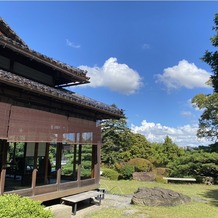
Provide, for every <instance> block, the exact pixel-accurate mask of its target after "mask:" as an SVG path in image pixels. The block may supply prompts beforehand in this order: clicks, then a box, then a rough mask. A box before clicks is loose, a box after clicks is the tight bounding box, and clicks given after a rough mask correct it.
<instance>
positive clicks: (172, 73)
mask: <svg viewBox="0 0 218 218" xmlns="http://www.w3.org/2000/svg"><path fill="white" fill-rule="evenodd" d="M209 78H210V73H209V72H207V71H206V70H203V69H201V68H198V67H197V66H196V65H195V64H194V63H189V62H188V61H186V60H181V61H179V63H178V65H176V66H173V67H169V68H165V69H164V72H163V74H158V75H157V82H160V83H163V84H164V85H165V86H166V87H167V89H168V90H171V89H179V88H181V87H185V88H188V89H193V88H210V86H208V85H207V84H206V82H207V81H208V80H209Z"/></svg>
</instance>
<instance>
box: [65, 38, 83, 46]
mask: <svg viewBox="0 0 218 218" xmlns="http://www.w3.org/2000/svg"><path fill="white" fill-rule="evenodd" d="M66 43H67V46H69V47H71V48H80V47H81V46H80V45H78V44H75V43H74V42H71V41H70V40H69V39H66Z"/></svg>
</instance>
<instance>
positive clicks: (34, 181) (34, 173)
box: [31, 142, 39, 195]
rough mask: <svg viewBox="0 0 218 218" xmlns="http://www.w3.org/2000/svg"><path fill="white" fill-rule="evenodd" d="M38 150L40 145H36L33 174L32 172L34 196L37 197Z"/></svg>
mask: <svg viewBox="0 0 218 218" xmlns="http://www.w3.org/2000/svg"><path fill="white" fill-rule="evenodd" d="M38 149H39V143H37V142H36V143H35V148H34V162H33V172H32V184H31V187H32V195H35V192H36V180H37V172H38V170H37V157H38Z"/></svg>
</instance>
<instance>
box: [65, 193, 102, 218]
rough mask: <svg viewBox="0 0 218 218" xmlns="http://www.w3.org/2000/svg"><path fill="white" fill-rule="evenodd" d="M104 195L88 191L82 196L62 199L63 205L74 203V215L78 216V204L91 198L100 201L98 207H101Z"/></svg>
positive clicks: (81, 194) (77, 195)
mask: <svg viewBox="0 0 218 218" xmlns="http://www.w3.org/2000/svg"><path fill="white" fill-rule="evenodd" d="M103 196H104V193H103V192H101V191H87V192H83V193H80V194H75V195H72V196H68V197H64V198H61V203H73V204H74V207H73V214H74V215H76V211H77V203H78V202H80V201H84V200H87V199H90V200H91V198H96V199H97V200H98V205H99V206H100V205H101V199H103Z"/></svg>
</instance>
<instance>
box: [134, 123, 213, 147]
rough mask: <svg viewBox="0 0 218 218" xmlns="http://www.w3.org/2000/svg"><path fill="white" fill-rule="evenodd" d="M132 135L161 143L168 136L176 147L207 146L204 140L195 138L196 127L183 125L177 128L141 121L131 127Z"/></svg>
mask: <svg viewBox="0 0 218 218" xmlns="http://www.w3.org/2000/svg"><path fill="white" fill-rule="evenodd" d="M131 130H132V132H134V133H140V134H142V135H144V136H145V137H146V139H147V140H148V141H150V142H159V143H163V142H164V139H165V137H166V136H169V137H170V138H171V139H172V141H173V142H174V143H176V144H177V145H178V146H195V147H196V146H199V145H202V144H204V145H207V144H208V143H209V142H208V141H207V140H206V139H199V138H197V136H196V133H197V130H198V125H185V126H180V127H177V128H173V127H168V126H163V125H161V124H160V123H149V122H147V121H146V120H143V121H142V123H141V126H135V125H132V126H131Z"/></svg>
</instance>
